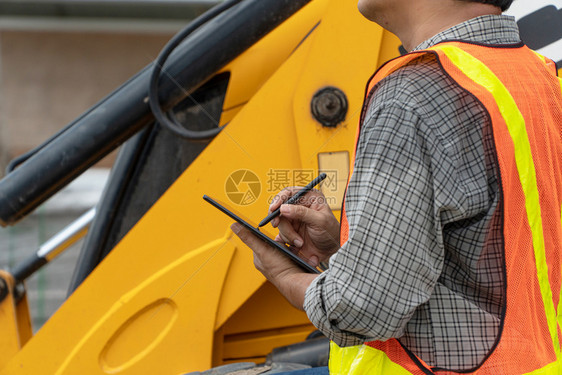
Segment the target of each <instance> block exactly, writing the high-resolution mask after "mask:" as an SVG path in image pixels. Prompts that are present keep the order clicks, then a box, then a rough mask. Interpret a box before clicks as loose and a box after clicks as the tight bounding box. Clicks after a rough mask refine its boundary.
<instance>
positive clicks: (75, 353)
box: [0, 0, 562, 375]
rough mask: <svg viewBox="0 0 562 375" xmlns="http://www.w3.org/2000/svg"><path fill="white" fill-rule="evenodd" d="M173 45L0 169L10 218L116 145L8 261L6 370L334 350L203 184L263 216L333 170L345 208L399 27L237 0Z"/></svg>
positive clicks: (332, 2)
mask: <svg viewBox="0 0 562 375" xmlns="http://www.w3.org/2000/svg"><path fill="white" fill-rule="evenodd" d="M537 9H538V8H537ZM541 9H542V8H541ZM535 10H536V9H531V10H530V11H529V12H527V14H531V13H533V12H535ZM555 11H556V9H555ZM527 21H528V19H527ZM168 47H169V48H167V52H170V53H171V54H170V56H169V58H166V56H165V55H168V53H166V54H164V55H163V58H162V60H158V61H157V62H156V63H155V64H154V66H148V67H147V68H146V69H144V70H143V71H141V72H140V73H139V74H138V75H136V76H135V77H133V78H131V80H130V81H128V82H126V83H125V84H124V85H123V86H122V87H120V88H119V89H117V90H116V91H115V92H113V93H112V94H110V95H109V96H108V97H106V98H105V99H103V100H102V101H101V102H100V103H98V104H96V105H95V106H93V107H92V109H91V110H89V111H87V112H86V113H84V114H83V115H82V116H80V117H79V118H78V119H76V120H75V121H74V122H73V123H71V124H69V126H67V127H66V128H65V129H64V130H63V131H61V132H60V133H59V134H57V135H56V136H55V137H53V138H52V139H51V140H49V141H48V142H47V143H46V144H45V145H43V146H42V147H40V148H38V149H37V150H35V151H33V152H31V153H30V154H28V155H24V156H23V157H22V158H19V159H18V160H16V161H15V162H14V163H13V165H12V168H11V170H12V171H11V172H10V173H9V174H8V175H7V176H6V177H5V178H4V179H3V180H1V181H0V223H1V224H2V225H3V226H6V225H12V224H15V223H16V222H17V221H18V220H19V219H21V218H22V217H24V216H25V215H26V214H28V213H29V212H31V211H32V210H33V209H34V208H36V207H37V206H38V205H39V204H40V203H41V202H43V201H45V200H46V199H48V198H49V197H50V196H52V195H53V194H54V193H55V192H57V191H58V190H60V189H61V188H62V187H64V186H65V185H66V184H67V183H68V182H70V181H71V180H72V179H74V178H75V177H76V176H78V175H79V174H80V173H82V172H83V171H84V170H86V169H87V168H88V167H90V166H91V165H93V164H94V163H95V162H96V161H98V160H100V159H101V158H102V157H103V156H104V155H106V154H108V153H109V152H110V151H112V150H113V149H115V148H116V147H118V146H119V145H121V144H123V143H124V145H123V147H122V148H121V150H120V153H119V157H118V159H117V161H116V163H115V165H114V167H113V170H112V173H111V176H110V180H109V182H108V184H107V187H106V189H105V192H104V194H103V197H102V200H101V201H100V202H99V204H98V205H97V206H96V207H95V208H94V209H93V210H91V211H90V212H88V213H87V214H86V215H84V216H83V217H82V218H80V219H79V220H78V221H77V222H76V223H74V224H72V225H71V226H70V227H69V228H68V230H67V231H65V232H63V233H61V235H60V236H58V237H57V238H53V240H52V241H50V242H49V243H48V244H45V246H43V247H41V249H40V251H39V252H38V253H37V254H36V255H35V256H34V257H33V258H32V259H29V260H28V261H27V262H25V263H24V264H21V265H18V266H17V267H16V268H14V269H12V270H10V271H1V272H0V327H1V329H2V332H3V334H2V339H1V340H0V353H1V354H0V374H1V375H5V374H6V375H8V374H9V375H12V374H34V375H35V374H98V373H99V374H185V373H188V372H193V371H203V370H207V369H209V368H211V367H215V366H220V365H224V364H229V363H236V362H253V363H263V362H265V361H266V357H267V356H268V354H270V353H271V352H272V351H274V349H276V348H279V347H283V346H286V345H290V344H295V343H299V342H303V341H305V340H306V339H307V338H309V340H308V343H309V345H305V346H306V347H307V348H312V347H315V345H316V344H319V345H320V349H319V350H320V353H322V351H323V350H325V346H323V341H318V340H323V339H322V338H320V339H314V338H313V337H316V336H317V335H316V334H315V333H314V332H315V328H314V327H313V326H312V325H311V324H310V323H309V321H308V319H307V317H306V315H305V314H304V313H302V312H299V311H297V310H295V309H294V308H292V307H291V306H290V305H289V304H288V303H287V302H286V301H285V300H284V299H283V298H282V297H281V295H280V294H279V293H278V292H277V291H276V290H275V288H274V287H272V286H271V285H270V284H269V283H268V282H266V281H265V279H264V278H263V276H262V275H261V274H260V273H259V272H257V271H256V270H255V269H254V266H253V261H252V252H251V251H250V250H249V249H248V248H247V247H245V246H244V245H243V244H242V243H241V242H240V241H239V240H238V238H237V237H236V236H233V234H232V233H231V231H230V229H229V226H230V224H231V222H232V220H231V219H229V218H228V217H226V216H225V215H223V214H221V213H220V212H219V211H217V210H216V209H214V208H213V207H211V206H209V205H208V204H207V203H206V202H204V201H203V199H202V197H203V195H204V194H210V195H212V196H213V197H215V198H218V199H219V200H221V201H223V202H228V203H229V204H230V205H231V206H233V207H236V208H237V210H238V211H239V212H242V213H243V214H244V215H245V216H246V217H249V218H251V219H252V221H254V222H255V223H257V222H258V221H259V220H260V219H262V218H263V217H264V216H265V214H266V212H267V207H268V204H269V201H270V200H271V199H272V197H274V196H275V195H276V194H277V193H278V191H279V190H280V189H281V188H283V187H286V186H289V185H304V184H306V183H308V182H309V181H310V180H311V179H313V178H314V177H315V176H317V175H318V173H320V172H325V173H327V174H328V178H327V179H326V181H325V182H324V183H323V185H322V186H321V188H322V190H323V191H324V193H325V195H326V196H327V199H328V200H329V203H330V205H331V207H332V208H333V210H334V211H338V210H339V207H340V204H341V200H342V195H343V191H344V188H345V183H346V181H347V177H348V172H349V167H350V165H349V162H350V153H351V151H352V147H353V141H354V136H355V132H356V129H357V125H358V122H359V114H360V110H361V107H362V103H363V96H364V86H365V82H366V81H367V79H368V78H369V76H370V75H371V74H372V73H373V72H374V70H375V69H376V68H377V67H378V66H379V65H381V64H382V63H383V62H385V61H387V60H388V59H390V58H392V57H394V56H397V55H398V54H399V50H400V42H399V41H398V39H397V38H396V37H394V36H393V35H392V34H390V33H388V32H386V31H383V30H382V29H381V28H380V27H378V26H377V25H375V24H373V23H370V22H368V21H367V20H365V19H364V18H363V17H362V16H361V15H360V14H359V12H358V11H357V8H356V4H355V3H354V2H346V1H336V0H314V1H310V0H243V1H240V0H228V1H225V2H224V3H221V4H220V5H219V6H218V7H217V8H213V9H212V10H211V11H209V12H208V13H206V14H205V15H203V16H202V18H200V19H198V20H196V21H195V22H194V23H193V24H192V25H191V26H190V28H189V29H188V30H187V31H186V32H185V33H184V35H182V36H181V38H179V39H177V40H174V41H172V42H171V44H170V45H169V46H168ZM554 58H556V56H554ZM165 60H166V62H165V63H164V61H165ZM559 60H562V56H560V58H559ZM160 63H164V65H163V66H160ZM154 67H157V68H161V69H156V70H155V69H154ZM160 70H161V71H160ZM155 71H156V73H154V72H155ZM154 77H156V79H155V80H154ZM150 97H152V100H151V99H150ZM154 98H156V101H157V102H158V104H159V106H160V107H161V108H162V111H165V112H166V113H164V116H165V117H166V118H167V119H168V120H169V122H170V123H171V125H163V124H161V123H155V121H154V116H153V114H152V111H151V108H150V104H149V102H150V103H152V104H154ZM336 216H338V215H337V213H336ZM86 232H87V235H86V240H85V243H84V246H83V248H82V252H81V254H80V258H79V262H78V265H77V268H76V270H75V271H74V277H73V282H72V290H73V291H72V293H71V294H70V295H69V297H68V299H67V300H66V302H65V303H64V304H63V306H62V307H61V308H60V309H59V310H58V311H57V312H56V313H55V314H54V315H53V316H52V317H51V318H50V319H49V320H48V321H47V322H46V323H45V325H44V326H43V327H42V328H41V329H40V330H39V331H38V332H37V333H36V334H35V335H32V330H31V324H30V316H29V309H28V306H27V299H26V293H25V279H26V278H27V277H28V276H29V275H31V274H32V273H33V272H34V271H35V270H37V269H38V268H40V267H41V266H42V265H44V264H46V263H47V262H49V261H51V260H52V259H54V258H55V257H56V256H57V255H58V254H59V253H60V252H61V251H63V250H64V249H65V248H66V247H67V246H68V245H69V244H70V243H72V242H73V240H74V239H75V238H77V237H80V236H83V235H84V234H85V233H86ZM264 232H265V233H267V234H268V235H269V236H270V237H274V236H275V233H274V231H273V229H272V228H271V227H265V229H264ZM318 358H320V359H318ZM293 359H294V358H293ZM317 359H318V360H317ZM289 361H291V358H289ZM314 361H317V362H318V363H320V362H322V361H325V355H324V356H322V355H316V357H315V359H314Z"/></svg>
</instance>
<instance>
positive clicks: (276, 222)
mask: <svg viewBox="0 0 562 375" xmlns="http://www.w3.org/2000/svg"><path fill="white" fill-rule="evenodd" d="M278 225H279V219H278V218H275V219H273V220H271V226H272V227H273V228H277V226H278Z"/></svg>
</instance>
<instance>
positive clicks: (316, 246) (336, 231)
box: [269, 187, 340, 267]
mask: <svg viewBox="0 0 562 375" xmlns="http://www.w3.org/2000/svg"><path fill="white" fill-rule="evenodd" d="M300 189H302V188H300V187H290V188H286V189H284V190H282V191H281V192H280V193H279V194H277V195H276V196H275V198H273V203H272V204H271V205H270V206H269V213H271V212H273V211H275V210H276V209H277V208H279V206H281V215H280V216H278V217H276V218H275V219H273V220H272V221H271V225H272V226H273V227H275V228H278V229H279V235H278V236H277V237H276V238H275V240H276V241H279V242H283V243H288V244H289V245H291V246H292V247H293V249H294V250H295V252H296V253H297V254H298V255H299V256H300V257H302V258H303V259H305V260H307V261H308V263H309V264H310V265H312V266H314V267H316V266H317V265H318V264H319V263H320V262H324V261H327V260H328V259H329V258H330V256H332V254H334V253H335V252H336V251H338V249H339V248H340V224H339V222H338V220H337V219H336V217H335V216H334V214H333V213H332V210H331V209H330V207H329V206H328V204H327V203H326V197H325V196H324V195H323V194H322V193H321V192H320V191H318V190H311V191H309V192H308V193H307V194H306V195H305V196H304V197H301V198H300V199H299V202H297V204H294V205H290V204H283V202H286V201H287V199H289V198H290V197H291V196H293V195H294V194H296V193H297V192H298V191H299V190H300Z"/></svg>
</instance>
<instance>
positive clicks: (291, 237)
mask: <svg viewBox="0 0 562 375" xmlns="http://www.w3.org/2000/svg"><path fill="white" fill-rule="evenodd" d="M279 235H280V236H281V238H282V239H283V240H284V241H285V242H286V243H288V244H290V245H293V246H296V247H302V245H304V241H303V239H302V237H301V236H300V235H299V234H298V233H297V231H296V230H295V228H294V227H293V223H291V222H289V221H288V220H281V221H280V222H279Z"/></svg>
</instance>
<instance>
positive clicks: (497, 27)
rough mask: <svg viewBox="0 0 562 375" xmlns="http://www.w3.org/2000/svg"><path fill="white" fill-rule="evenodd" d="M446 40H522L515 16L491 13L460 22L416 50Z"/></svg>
mask: <svg viewBox="0 0 562 375" xmlns="http://www.w3.org/2000/svg"><path fill="white" fill-rule="evenodd" d="M446 40H462V41H466V42H476V43H484V44H515V43H519V42H521V37H520V36H519V28H518V27H517V23H516V22H515V18H514V17H511V16H506V15H494V14H489V15H485V16H480V17H476V18H473V19H470V20H468V21H465V22H462V23H459V24H458V25H456V26H453V27H451V28H449V29H447V30H445V31H442V32H440V33H439V34H437V35H435V36H433V37H432V38H429V39H427V40H426V41H424V42H422V43H421V44H420V45H418V46H417V47H416V48H414V51H419V50H422V49H427V48H429V47H432V46H434V45H435V44H437V43H441V42H444V41H446Z"/></svg>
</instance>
